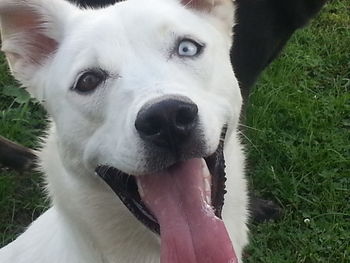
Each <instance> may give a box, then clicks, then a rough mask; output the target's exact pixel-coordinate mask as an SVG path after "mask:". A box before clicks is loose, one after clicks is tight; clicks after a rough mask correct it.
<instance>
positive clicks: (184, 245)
mask: <svg viewBox="0 0 350 263" xmlns="http://www.w3.org/2000/svg"><path fill="white" fill-rule="evenodd" d="M224 136H225V132H223V136H222V139H221V140H220V143H219V146H218V148H217V150H216V151H215V153H213V154H212V155H210V156H208V157H205V158H204V157H203V158H193V159H190V160H186V161H181V162H179V163H176V164H174V165H172V166H170V167H168V168H166V169H165V170H164V171H160V172H157V173H153V174H150V175H142V176H133V175H128V174H125V173H123V172H121V171H119V170H118V169H116V168H113V167H109V166H99V167H98V168H97V169H96V173H97V174H98V175H99V176H100V177H101V178H103V180H104V181H105V182H106V183H107V184H108V185H109V186H110V187H111V188H112V190H113V191H114V192H115V193H116V194H117V196H118V197H119V198H120V200H121V201H122V202H123V203H124V205H125V206H126V207H127V208H128V209H129V210H130V211H131V213H132V214H133V215H134V216H135V217H136V218H137V219H138V220H139V221H140V222H142V223H143V224H144V225H145V226H146V227H148V228H149V229H150V230H151V231H153V232H155V233H157V234H159V235H160V237H161V262H218V263H219V262H220V263H221V262H236V260H237V259H236V256H235V252H234V250H233V247H232V243H231V241H230V238H229V237H228V233H227V230H226V228H225V226H224V223H223V222H222V220H221V212H222V207H223V205H224V196H225V193H226V190H225V182H226V176H225V160H224V154H223V146H224ZM180 251H181V252H180ZM198 255H200V256H198ZM201 257H204V258H205V260H206V261H203V260H204V258H203V259H201ZM208 259H209V261H207V260H208ZM210 259H211V260H210Z"/></svg>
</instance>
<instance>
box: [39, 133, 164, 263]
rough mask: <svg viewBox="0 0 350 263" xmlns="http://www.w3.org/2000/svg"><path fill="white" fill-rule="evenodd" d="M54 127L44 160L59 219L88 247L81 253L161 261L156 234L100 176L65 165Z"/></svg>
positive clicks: (106, 258) (109, 258)
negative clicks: (94, 252) (79, 173)
mask: <svg viewBox="0 0 350 263" xmlns="http://www.w3.org/2000/svg"><path fill="white" fill-rule="evenodd" d="M52 130H53V132H52V133H51V134H50V136H49V138H48V140H47V143H46V145H45V147H44V149H43V151H42V153H41V160H42V163H43V164H42V166H43V169H44V171H45V174H46V175H47V177H46V180H47V187H48V191H49V194H50V197H51V199H52V204H53V207H54V209H55V210H58V211H59V213H58V214H60V215H62V218H59V219H58V220H59V221H60V222H57V223H58V224H64V225H65V226H64V228H63V229H65V231H67V233H66V234H67V235H69V236H71V238H74V239H80V240H77V244H81V243H82V242H83V243H85V245H86V247H87V248H88V249H89V251H82V253H92V252H93V251H98V254H100V255H101V257H102V255H103V261H102V262H104V261H106V262H121V261H120V259H123V262H150V263H151V262H159V241H158V238H157V237H156V235H154V234H153V233H151V232H150V231H149V230H148V229H146V227H144V226H143V225H142V224H140V223H139V222H138V220H137V219H136V218H135V217H134V216H133V215H132V214H131V213H130V212H129V210H128V209H127V208H126V207H125V206H124V204H123V203H122V202H121V201H120V199H119V198H118V197H117V195H116V194H115V193H114V192H113V191H112V190H111V189H110V188H109V187H108V186H107V185H105V183H104V182H103V181H102V180H101V179H100V178H98V177H95V176H94V175H79V176H77V175H73V174H70V173H69V172H68V171H67V169H65V168H64V166H63V164H62V162H61V158H60V156H59V147H58V145H57V139H56V136H55V132H54V129H52ZM53 155H54V156H53ZM68 181H69V183H68ZM68 188H69V189H68ZM92 194H93V195H92ZM82 247H83V246H82ZM83 250H85V249H84V248H83ZM96 253H97V252H96ZM96 256H97V258H98V257H99V255H95V256H94V258H96ZM145 256H146V258H145ZM95 263H96V262H95Z"/></svg>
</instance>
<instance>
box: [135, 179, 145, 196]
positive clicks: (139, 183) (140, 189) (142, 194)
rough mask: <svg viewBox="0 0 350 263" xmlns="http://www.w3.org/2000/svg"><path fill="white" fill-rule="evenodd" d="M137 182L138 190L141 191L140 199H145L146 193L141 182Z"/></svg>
mask: <svg viewBox="0 0 350 263" xmlns="http://www.w3.org/2000/svg"><path fill="white" fill-rule="evenodd" d="M136 182H137V188H138V190H139V195H140V197H141V198H142V197H144V195H145V193H144V191H143V188H142V185H141V182H140V180H137V179H136Z"/></svg>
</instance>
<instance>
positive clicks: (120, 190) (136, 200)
mask: <svg viewBox="0 0 350 263" xmlns="http://www.w3.org/2000/svg"><path fill="white" fill-rule="evenodd" d="M224 133H225V132H223V135H222V139H221V140H220V143H219V146H218V148H217V150H216V151H215V152H214V153H213V154H211V155H210V156H207V157H203V156H194V157H192V158H191V159H187V160H181V161H178V162H176V163H174V164H172V165H170V166H168V167H166V168H164V169H161V171H158V174H161V173H167V172H168V171H171V170H174V169H177V167H178V166H181V165H183V164H185V163H186V162H191V161H193V160H195V159H197V160H198V159H201V162H202V165H201V169H203V171H200V173H201V174H203V175H204V176H203V177H205V178H203V185H205V187H204V188H208V187H210V189H203V190H204V192H205V193H207V195H208V196H206V197H205V198H206V202H207V203H208V205H210V206H211V208H212V210H213V212H214V213H215V216H216V217H218V218H221V211H222V207H223V205H224V195H225V193H226V190H225V182H226V175H225V160H224V154H223V148H224ZM95 172H96V174H97V175H98V176H100V177H101V178H102V179H103V180H104V181H105V182H106V183H107V184H108V185H109V187H110V188H111V189H112V190H113V191H114V192H115V193H116V195H117V196H118V197H119V198H120V200H121V201H122V202H123V203H124V205H125V206H126V207H127V208H128V209H129V210H130V212H131V213H132V214H133V215H134V216H135V217H136V218H137V219H138V220H139V221H140V222H142V223H143V224H144V225H145V226H146V227H147V228H148V229H150V230H151V231H153V232H154V233H157V234H160V226H159V223H158V220H157V218H156V216H154V214H153V213H152V211H150V209H149V208H148V206H147V205H146V204H145V202H144V201H143V198H142V192H143V190H142V189H140V187H141V185H140V183H139V178H140V177H143V176H148V177H152V176H153V175H142V176H140V175H136V176H135V175H131V174H126V173H124V172H122V171H120V170H118V169H117V168H115V167H111V166H106V165H101V166H98V167H97V168H96V170H95ZM153 177H154V178H152V179H151V180H158V178H156V176H153Z"/></svg>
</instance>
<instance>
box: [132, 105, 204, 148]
mask: <svg viewBox="0 0 350 263" xmlns="http://www.w3.org/2000/svg"><path fill="white" fill-rule="evenodd" d="M197 120H198V107H197V105H196V104H194V103H193V102H192V101H190V100H188V99H187V100H179V99H165V100H162V101H159V102H157V103H154V104H152V105H146V106H144V107H143V108H142V109H141V110H140V112H139V113H138V115H137V118H136V122H135V127H136V130H137V131H138V133H139V135H140V137H141V138H142V139H143V140H145V141H146V142H149V143H152V144H154V145H156V146H159V147H163V148H167V149H168V150H170V151H172V152H175V153H176V152H177V151H178V147H180V146H181V145H183V144H184V143H186V142H187V141H188V139H189V137H190V136H191V134H192V133H193V131H194V130H195V128H196V126H197Z"/></svg>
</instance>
